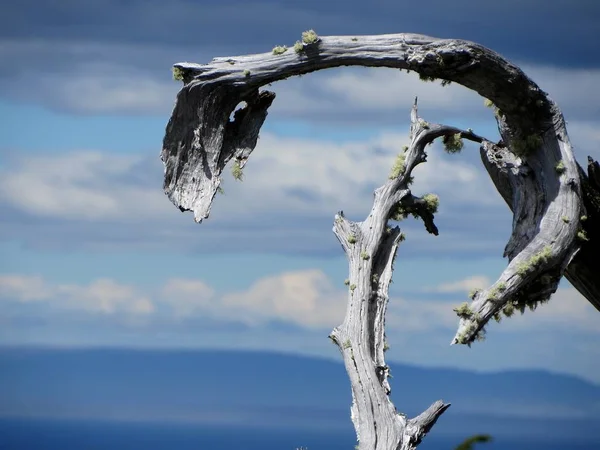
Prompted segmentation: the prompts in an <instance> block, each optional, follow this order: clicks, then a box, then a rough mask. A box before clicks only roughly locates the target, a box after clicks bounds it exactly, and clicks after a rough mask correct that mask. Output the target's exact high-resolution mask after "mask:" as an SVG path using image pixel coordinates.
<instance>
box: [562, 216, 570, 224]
mask: <svg viewBox="0 0 600 450" xmlns="http://www.w3.org/2000/svg"><path fill="white" fill-rule="evenodd" d="M561 220H562V221H563V222H564V223H569V222H570V221H571V219H569V218H568V217H567V216H562V217H561Z"/></svg>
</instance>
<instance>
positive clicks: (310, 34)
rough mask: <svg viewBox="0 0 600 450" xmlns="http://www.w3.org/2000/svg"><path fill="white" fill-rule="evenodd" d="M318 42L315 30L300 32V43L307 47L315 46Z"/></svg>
mask: <svg viewBox="0 0 600 450" xmlns="http://www.w3.org/2000/svg"><path fill="white" fill-rule="evenodd" d="M318 41H319V36H317V33H315V30H306V31H304V32H302V42H304V43H305V44H307V45H310V44H316V43H317V42H318Z"/></svg>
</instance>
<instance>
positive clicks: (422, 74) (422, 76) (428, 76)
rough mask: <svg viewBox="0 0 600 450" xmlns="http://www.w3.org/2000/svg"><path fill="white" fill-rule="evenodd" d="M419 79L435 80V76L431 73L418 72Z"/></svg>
mask: <svg viewBox="0 0 600 450" xmlns="http://www.w3.org/2000/svg"><path fill="white" fill-rule="evenodd" d="M419 80H421V81H425V82H427V81H435V80H437V78H436V77H434V76H433V75H425V74H424V73H420V74H419Z"/></svg>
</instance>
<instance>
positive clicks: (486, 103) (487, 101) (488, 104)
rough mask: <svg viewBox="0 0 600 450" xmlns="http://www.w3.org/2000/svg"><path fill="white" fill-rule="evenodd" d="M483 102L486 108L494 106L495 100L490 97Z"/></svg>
mask: <svg viewBox="0 0 600 450" xmlns="http://www.w3.org/2000/svg"><path fill="white" fill-rule="evenodd" d="M483 104H484V105H485V107H486V108H493V107H494V102H493V101H491V100H490V99H489V98H486V99H484V100H483Z"/></svg>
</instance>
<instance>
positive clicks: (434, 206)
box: [422, 194, 440, 214]
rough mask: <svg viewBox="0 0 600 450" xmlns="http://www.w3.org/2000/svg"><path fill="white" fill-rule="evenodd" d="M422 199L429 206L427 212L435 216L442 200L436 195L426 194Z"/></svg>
mask: <svg viewBox="0 0 600 450" xmlns="http://www.w3.org/2000/svg"><path fill="white" fill-rule="evenodd" d="M422 199H423V201H424V202H425V204H426V205H427V210H428V211H429V212H430V213H431V214H435V213H436V212H437V210H438V207H439V206H440V198H439V197H438V196H437V195H435V194H425V195H424V196H423V197H422Z"/></svg>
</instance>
